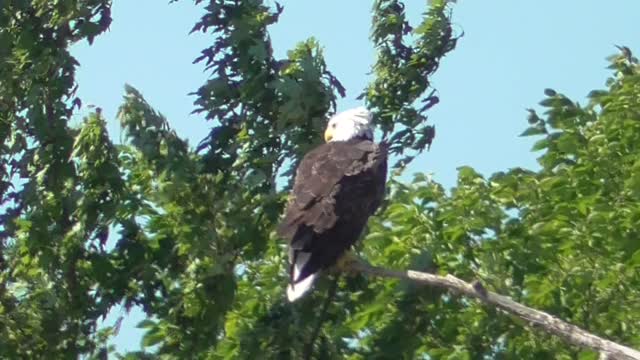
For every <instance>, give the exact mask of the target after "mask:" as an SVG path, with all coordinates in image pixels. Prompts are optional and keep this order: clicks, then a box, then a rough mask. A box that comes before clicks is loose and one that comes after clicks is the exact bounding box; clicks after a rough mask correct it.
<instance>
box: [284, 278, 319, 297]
mask: <svg viewBox="0 0 640 360" xmlns="http://www.w3.org/2000/svg"><path fill="white" fill-rule="evenodd" d="M315 280H316V274H311V275H309V276H308V277H307V278H305V279H304V280H302V281H300V282H299V283H297V284H295V286H291V284H289V286H287V298H288V299H289V301H290V302H294V301H296V300H298V299H299V298H301V297H302V295H304V294H306V293H307V291H309V290H311V288H312V287H313V282H314V281H315Z"/></svg>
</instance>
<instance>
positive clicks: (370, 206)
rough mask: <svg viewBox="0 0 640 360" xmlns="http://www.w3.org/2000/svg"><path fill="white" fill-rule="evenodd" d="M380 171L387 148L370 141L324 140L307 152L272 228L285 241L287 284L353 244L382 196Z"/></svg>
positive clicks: (382, 172)
mask: <svg viewBox="0 0 640 360" xmlns="http://www.w3.org/2000/svg"><path fill="white" fill-rule="evenodd" d="M386 174H387V147H386V145H384V144H376V143H374V142H372V141H370V140H366V139H353V140H349V141H336V142H328V143H325V144H322V145H320V146H318V147H317V148H315V149H314V150H312V151H310V152H309V153H307V155H306V156H305V157H304V158H303V159H302V161H301V162H300V165H299V166H298V169H297V172H296V178H295V182H294V186H293V189H292V191H291V198H290V201H289V204H288V207H287V209H286V212H285V216H284V219H283V220H282V223H281V224H280V226H279V228H278V233H279V235H280V236H282V237H283V238H285V239H287V240H288V242H289V261H290V264H291V268H290V276H291V286H295V284H296V283H299V282H302V281H304V279H306V278H307V277H309V276H311V275H314V274H316V273H318V272H319V271H321V270H323V269H326V268H328V267H330V266H332V265H333V264H335V263H336V261H337V260H338V259H339V258H340V257H341V256H342V255H343V254H344V252H345V251H347V250H348V249H349V248H350V247H351V246H352V245H353V244H354V243H355V242H356V240H357V239H358V238H359V237H360V235H361V233H362V230H363V229H364V227H365V226H366V223H367V220H368V218H369V217H370V216H371V215H372V214H373V213H374V212H375V211H376V209H377V208H378V207H379V206H380V203H381V202H382V200H383V198H384V194H385V183H386ZM303 255H304V261H303V262H300V261H299V259H300V258H301V256H303ZM295 264H299V265H300V266H299V269H296V270H297V273H296V274H295V275H294V265H295ZM296 275H297V276H296ZM314 276H315V275H314Z"/></svg>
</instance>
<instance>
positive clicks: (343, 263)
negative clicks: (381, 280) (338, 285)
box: [333, 250, 362, 275]
mask: <svg viewBox="0 0 640 360" xmlns="http://www.w3.org/2000/svg"><path fill="white" fill-rule="evenodd" d="M361 262H362V260H361V259H360V257H358V255H356V254H355V253H354V252H353V251H351V250H348V251H346V252H345V253H344V254H343V255H342V256H341V257H340V258H339V259H338V261H336V263H335V265H333V269H334V270H335V271H337V272H339V273H344V274H349V275H355V274H357V273H358V271H356V269H355V265H356V264H359V263H361Z"/></svg>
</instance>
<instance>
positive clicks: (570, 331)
mask: <svg viewBox="0 0 640 360" xmlns="http://www.w3.org/2000/svg"><path fill="white" fill-rule="evenodd" d="M349 267H350V269H349V270H352V271H355V272H360V273H362V274H367V275H372V276H379V277H386V278H396V279H402V280H408V281H412V282H415V283H419V284H424V285H430V286H436V287H440V288H444V289H447V290H450V291H452V292H455V293H458V294H461V295H464V296H468V297H471V298H475V299H477V300H479V301H480V302H482V303H484V304H487V305H492V306H495V307H497V308H499V309H501V310H502V311H504V312H506V313H509V314H511V315H515V316H517V317H519V318H520V319H523V320H525V321H527V322H528V323H530V324H531V325H534V326H536V327H538V328H539V329H542V330H544V331H545V332H546V333H548V334H551V335H554V336H558V337H561V338H563V339H564V340H566V341H567V342H569V343H570V344H572V345H575V346H578V347H581V348H588V349H591V350H594V351H597V352H598V353H600V359H620V360H628V359H634V360H640V351H637V350H634V349H632V348H630V347H627V346H624V345H621V344H618V343H615V342H613V341H610V340H606V339H603V338H601V337H599V336H596V335H594V334H591V333H589V332H587V331H585V330H583V329H581V328H579V327H578V326H575V325H572V324H569V323H568V322H566V321H564V320H561V319H559V318H557V317H555V316H552V315H550V314H547V313H545V312H543V311H540V310H536V309H533V308H530V307H527V306H525V305H522V304H520V303H517V302H515V301H513V300H512V299H511V298H509V297H507V296H503V295H499V294H496V293H494V292H491V291H488V290H486V289H485V288H484V287H483V286H482V284H481V283H480V282H474V283H467V282H465V281H463V280H460V279H458V278H457V277H455V276H453V275H446V276H439V275H434V274H429V273H424V272H419V271H413V270H407V271H398V270H390V269H385V268H380V267H376V266H372V265H370V264H368V263H366V262H364V261H362V260H359V261H354V262H352V263H350V264H349Z"/></svg>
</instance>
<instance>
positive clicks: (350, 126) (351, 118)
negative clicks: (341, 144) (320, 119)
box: [324, 107, 373, 142]
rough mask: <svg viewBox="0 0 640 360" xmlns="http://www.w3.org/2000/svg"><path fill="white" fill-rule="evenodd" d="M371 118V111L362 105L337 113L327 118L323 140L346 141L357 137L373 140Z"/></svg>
mask: <svg viewBox="0 0 640 360" xmlns="http://www.w3.org/2000/svg"><path fill="white" fill-rule="evenodd" d="M371 118H372V115H371V112H369V110H367V109H365V108H364V107H358V108H355V109H350V110H346V111H343V112H341V113H338V114H336V115H334V116H332V117H331V119H329V124H327V130H325V132H324V140H325V141H326V142H329V141H347V140H351V139H355V138H358V137H361V138H363V139H368V140H373V128H372V127H371Z"/></svg>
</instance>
